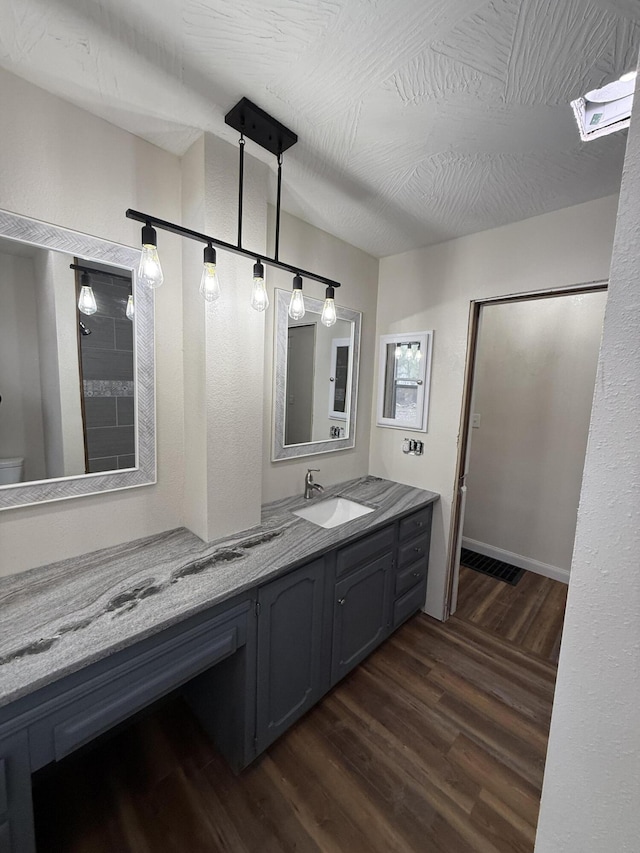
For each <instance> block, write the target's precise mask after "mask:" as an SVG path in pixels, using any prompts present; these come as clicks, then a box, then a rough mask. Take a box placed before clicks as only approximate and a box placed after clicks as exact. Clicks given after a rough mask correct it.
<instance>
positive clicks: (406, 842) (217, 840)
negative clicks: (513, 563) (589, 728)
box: [34, 578, 556, 853]
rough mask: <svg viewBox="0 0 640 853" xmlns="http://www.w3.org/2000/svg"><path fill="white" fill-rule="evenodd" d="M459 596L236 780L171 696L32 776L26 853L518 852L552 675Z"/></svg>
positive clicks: (531, 805)
mask: <svg viewBox="0 0 640 853" xmlns="http://www.w3.org/2000/svg"><path fill="white" fill-rule="evenodd" d="M471 580H474V579H473V578H472V579H471ZM488 580H491V579H488ZM494 583H499V582H495V581H494ZM469 586H470V587H471V586H472V584H469ZM501 586H503V587H504V586H506V585H505V584H501ZM516 589H517V588H516ZM477 595H478V590H476V599H475V600H476V608H475V610H477V611H478V612H479V614H480V621H481V622H482V621H484V620H489V619H490V617H489V615H488V614H489V610H488V609H487V608H483V607H482V605H481V603H480V602H478V600H477ZM462 597H463V598H467V599H468V600H467V601H466V602H465V607H464V608H463V610H464V612H465V613H466V614H467V615H466V616H465V617H464V618H457V617H453V618H452V619H450V620H449V622H447V623H446V624H442V623H439V622H437V621H435V620H432V619H430V618H429V617H427V616H425V615H422V614H421V615H418V616H416V617H414V618H413V619H411V620H410V621H409V622H408V623H407V624H406V625H404V626H403V627H402V628H401V629H400V630H399V631H397V632H396V633H395V634H394V635H393V636H392V637H391V639H390V640H388V641H387V643H385V644H384V645H383V646H382V647H381V648H380V649H379V650H378V651H376V652H375V653H374V654H373V655H371V656H370V657H369V658H368V660H367V661H365V663H364V664H363V665H361V666H360V667H358V668H357V669H356V670H354V671H353V672H352V673H351V674H350V675H349V676H347V678H345V679H344V680H343V681H342V682H341V683H340V684H339V685H338V686H337V687H336V688H335V689H334V690H333V691H332V693H331V694H329V696H327V697H326V698H325V699H324V700H323V701H322V702H321V703H320V704H319V705H318V706H317V707H316V708H314V709H313V710H312V711H311V712H310V713H309V714H307V716H306V717H305V718H304V719H302V720H301V721H300V722H299V723H298V724H297V725H296V726H294V727H293V729H291V730H290V731H289V732H287V733H286V734H285V735H284V736H283V737H282V738H280V740H279V741H277V742H276V743H275V744H274V745H273V746H272V747H271V748H270V749H269V750H268V752H267V753H266V754H265V755H264V756H263V757H262V758H261V759H259V760H258V761H257V762H256V763H255V764H254V765H253V766H252V767H250V768H249V769H248V770H246V771H245V772H244V773H243V774H241V775H240V776H238V777H235V776H233V774H232V773H231V772H230V771H229V769H228V768H227V766H226V764H225V763H224V761H223V759H222V758H221V757H220V756H219V755H218V754H217V753H216V751H215V749H214V747H213V746H212V745H211V743H210V741H209V740H208V739H207V737H206V736H205V734H204V733H203V732H202V730H201V729H200V727H199V725H198V723H197V721H196V720H195V718H194V717H193V716H192V715H191V713H190V711H189V710H188V708H187V707H186V706H185V705H184V704H183V702H182V700H181V699H179V698H174V699H172V700H170V701H169V702H167V703H165V704H164V705H162V706H160V707H158V708H156V709H155V710H154V712H153V713H152V714H151V715H150V716H148V717H146V718H145V719H142V720H139V721H137V722H136V723H134V724H133V725H132V726H131V727H129V728H128V729H126V730H125V731H123V732H121V733H119V734H118V735H117V736H114V737H112V738H110V739H109V740H106V741H104V742H101V743H100V744H98V746H97V747H95V748H94V749H93V750H91V751H90V752H87V753H86V754H82V755H79V756H71V757H70V758H69V759H67V760H66V761H65V762H62V763H61V764H60V765H59V766H58V767H57V768H56V772H55V773H48V772H47V771H45V773H44V774H43V778H42V779H41V780H40V782H39V784H38V785H37V786H36V789H35V796H34V799H35V807H36V825H37V835H38V851H39V853H217V851H221V853H292V851H298V853H342V851H348V853H390V851H398V853H402V851H406V853H410V851H421V853H422V851H425V853H431V851H433V853H514V852H515V853H530V851H532V850H533V846H534V837H535V826H536V820H537V814H538V805H539V797H540V788H541V782H542V774H543V768H544V759H545V751H546V742H547V733H548V727H549V719H550V714H551V704H552V699H553V690H554V682H555V673H556V668H555V666H554V665H553V664H552V663H550V662H549V661H548V660H545V658H544V657H543V656H541V655H540V654H534V653H532V652H531V651H528V650H527V649H526V648H523V647H519V646H518V645H515V644H513V643H509V642H506V641H505V640H504V639H503V638H501V637H500V636H497V635H496V634H491V633H488V632H487V631H486V630H485V629H484V628H483V627H482V625H478V624H473V622H472V621H469V618H470V616H469V614H471V617H474V618H475V616H478V613H475V615H474V608H473V606H472V603H473V600H474V596H473V595H472V594H471V591H470V590H469V589H467V590H466V591H465V592H464V595H463V596H462ZM499 598H500V596H498V599H499ZM508 621H509V620H507V619H506V618H505V620H504V625H505V626H506V624H507V622H508ZM525 622H527V620H526V619H525V620H523V625H522V628H521V630H520V631H519V632H515V633H516V634H518V636H521V635H523V636H525V637H527V636H529V634H531V633H532V629H530V630H529V631H526V630H525V628H524V623H525ZM509 631H510V632H511V633H513V630H512V629H509ZM507 633H509V632H507ZM527 642H529V641H527ZM534 645H535V643H534ZM547 650H548V644H544V650H543V651H544V653H545V655H546V652H547Z"/></svg>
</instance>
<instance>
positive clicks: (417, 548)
mask: <svg viewBox="0 0 640 853" xmlns="http://www.w3.org/2000/svg"><path fill="white" fill-rule="evenodd" d="M428 556H429V538H428V537H427V536H421V537H420V538H419V539H412V540H411V542H407V543H406V544H405V545H401V546H400V547H399V548H398V568H402V567H403V566H408V565H410V564H411V563H415V562H417V561H418V560H423V561H424V562H425V565H426V561H427V557H428Z"/></svg>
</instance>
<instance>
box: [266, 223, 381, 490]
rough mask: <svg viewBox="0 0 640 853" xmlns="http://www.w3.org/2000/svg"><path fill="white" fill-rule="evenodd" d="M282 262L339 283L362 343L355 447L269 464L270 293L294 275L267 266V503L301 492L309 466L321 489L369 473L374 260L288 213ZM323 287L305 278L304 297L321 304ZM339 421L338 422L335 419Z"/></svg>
mask: <svg viewBox="0 0 640 853" xmlns="http://www.w3.org/2000/svg"><path fill="white" fill-rule="evenodd" d="M274 219H275V217H274V212H273V209H272V208H270V228H269V236H268V240H267V248H268V250H269V251H270V252H271V253H272V252H273V231H274ZM280 258H281V259H282V260H283V261H285V262H286V263H290V264H293V265H295V264H300V265H301V266H302V267H303V268H304V269H308V270H314V271H315V272H318V273H320V274H321V275H325V276H326V277H327V278H331V279H334V280H335V281H339V282H341V284H342V286H341V287H340V289H339V290H336V304H337V305H342V306H344V307H346V308H352V309H354V310H356V311H362V314H363V316H362V340H361V357H360V381H359V391H358V410H357V422H356V446H355V447H354V448H353V450H345V451H340V452H338V453H323V454H319V455H318V456H305V457H302V458H301V459H292V460H285V461H281V462H271V461H270V460H271V449H272V441H271V426H272V420H273V407H272V398H273V369H272V364H273V335H274V330H273V319H274V311H273V306H274V304H275V299H274V294H273V289H274V287H278V288H280V289H281V290H291V282H292V279H293V276H291V275H289V274H288V273H283V272H281V271H280V270H274V269H272V268H267V270H266V279H265V280H266V283H267V290H268V293H269V300H270V303H271V304H270V307H269V310H268V311H267V312H266V315H267V316H266V327H265V350H264V366H265V371H264V382H265V384H264V399H265V406H264V430H263V433H264V442H263V452H262V458H263V463H262V464H263V487H262V497H263V500H264V501H265V502H267V501H271V500H276V499H278V498H282V497H286V496H288V495H293V494H298V493H300V494H302V492H303V491H304V475H305V473H306V470H307V468H320V473H319V474H317V475H316V480H317V482H319V483H322V484H323V485H331V484H333V483H340V482H342V481H343V480H349V479H351V478H352V477H361V476H363V475H365V474H368V473H369V432H370V416H371V405H370V401H371V398H372V394H373V351H374V347H375V323H376V296H377V278H378V261H377V259H376V258H372V257H371V256H370V255H367V254H366V253H365V252H362V251H361V250H360V249H356V248H354V247H353V246H350V245H349V244H348V243H344V242H342V240H338V239H337V238H336V237H332V236H331V235H330V234H327V233H326V232H325V231H319V230H318V229H317V228H313V227H312V226H311V225H307V223H306V222H302V221H301V220H299V219H296V218H295V217H293V216H289V215H288V214H286V213H283V214H282V218H281V228H280ZM325 290H326V288H325V287H324V286H323V285H321V284H319V283H318V282H314V281H311V280H310V279H308V280H305V282H304V287H303V291H304V293H305V294H308V295H309V296H312V297H314V298H315V299H320V300H323V301H324V297H325ZM336 423H339V421H336Z"/></svg>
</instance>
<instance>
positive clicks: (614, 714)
mask: <svg viewBox="0 0 640 853" xmlns="http://www.w3.org/2000/svg"><path fill="white" fill-rule="evenodd" d="M636 98H637V94H636ZM639 209H640V113H636V114H635V115H634V118H633V120H632V127H631V130H630V134H629V140H628V147H627V156H626V159H625V168H624V176H623V181H622V191H621V196H620V212H619V216H618V225H617V229H616V237H615V245H614V252H613V263H612V267H611V277H610V286H609V297H608V300H607V308H606V313H605V321H604V330H603V337H602V347H601V352H600V358H599V362H598V375H597V380H596V391H595V397H594V405H593V412H592V416H591V427H590V431H589V442H588V447H587V458H586V462H585V468H584V478H583V484H582V493H581V496H580V508H579V511H578V524H577V529H576V542H575V550H574V555H573V563H572V566H571V581H570V583H569V595H568V601H567V612H566V617H565V624H564V633H563V637H562V648H561V651H560V662H559V667H558V680H557V684H556V693H555V701H554V706H553V717H552V720H551V734H550V739H549V748H548V753H547V763H546V771H545V777H544V786H543V791H542V805H541V810H540V818H539V822H538V835H537V839H536V848H535V849H536V853H601V852H602V851H603V850H611V851H616V853H635V851H637V850H638V845H639V841H638V840H639V839H640V809H639V808H638V803H640V773H639V772H638V768H639V767H640V714H639V711H638V708H639V707H640V617H639V614H640V572H639V571H638V563H639V560H638V554H639V553H640V525H639V524H638V518H639V516H640V454H639V453H638V449H639V448H640V427H639V424H640V347H639V346H638V336H639V332H638V329H639V325H640V290H639V288H638V282H639V281H640V230H639V229H638V210H639Z"/></svg>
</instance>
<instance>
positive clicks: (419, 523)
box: [416, 521, 424, 527]
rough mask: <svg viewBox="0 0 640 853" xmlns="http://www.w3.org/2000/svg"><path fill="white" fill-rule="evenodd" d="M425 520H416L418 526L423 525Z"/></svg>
mask: <svg viewBox="0 0 640 853" xmlns="http://www.w3.org/2000/svg"><path fill="white" fill-rule="evenodd" d="M423 524H424V521H416V527H422V525H423Z"/></svg>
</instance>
